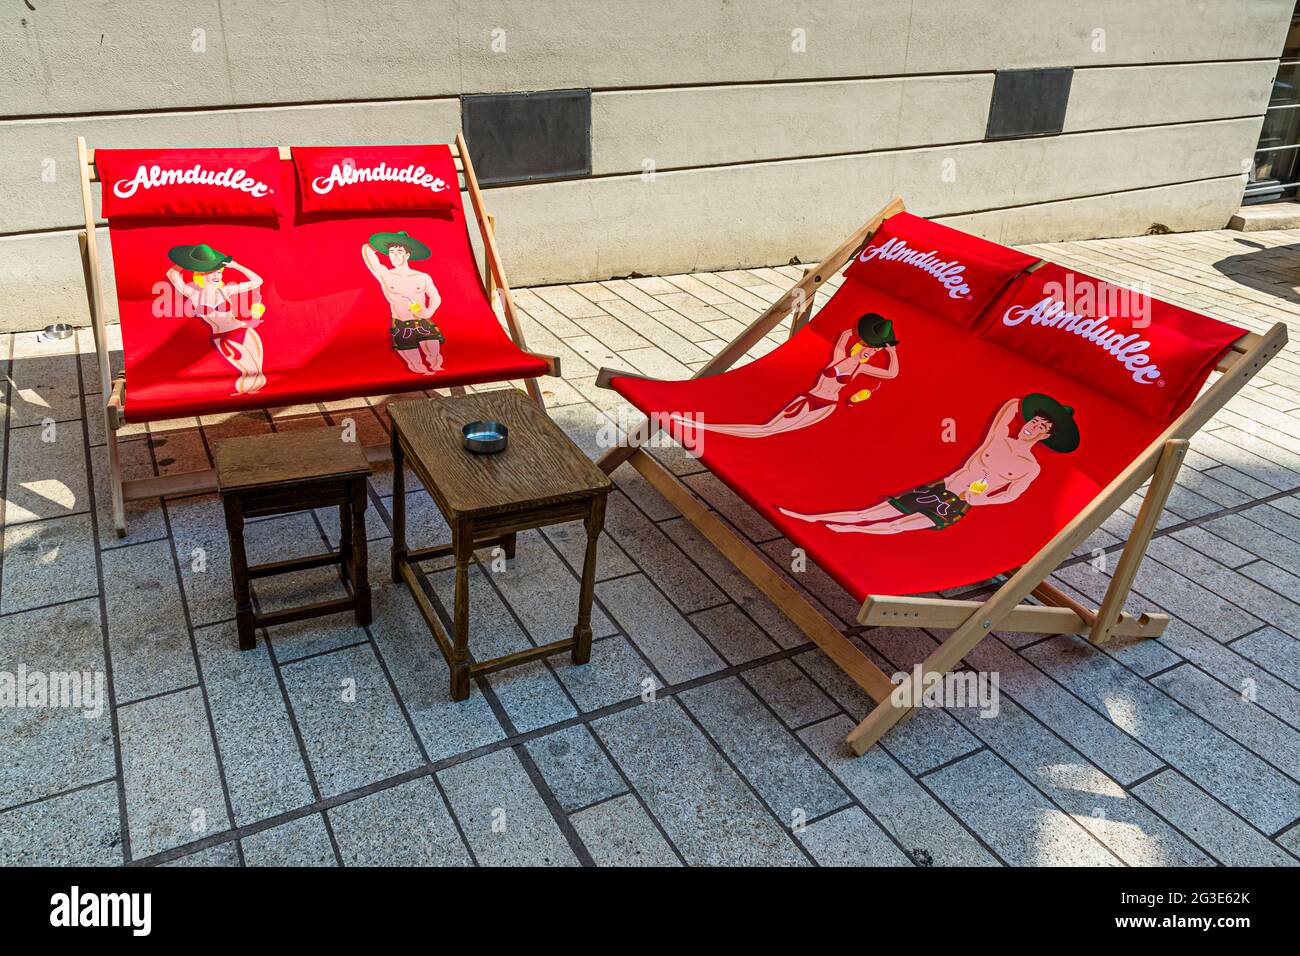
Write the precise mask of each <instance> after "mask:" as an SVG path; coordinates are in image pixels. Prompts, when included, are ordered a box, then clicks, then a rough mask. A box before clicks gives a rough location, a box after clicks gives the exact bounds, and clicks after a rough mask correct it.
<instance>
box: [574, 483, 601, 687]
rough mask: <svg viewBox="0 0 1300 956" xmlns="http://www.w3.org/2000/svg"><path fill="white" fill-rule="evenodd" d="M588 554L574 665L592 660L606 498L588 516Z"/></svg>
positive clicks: (583, 573)
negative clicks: (599, 547)
mask: <svg viewBox="0 0 1300 956" xmlns="http://www.w3.org/2000/svg"><path fill="white" fill-rule="evenodd" d="M586 524H587V553H586V555H585V556H584V558H583V560H582V586H581V588H580V589H579V591H578V623H577V626H575V627H574V629H573V640H574V645H573V655H572V656H573V663H575V664H585V663H587V661H589V660H591V601H592V597H593V595H594V593H595V590H596V545H597V544H598V543H599V541H600V531H601V528H603V527H604V525H605V497H604V495H601V496H600V497H598V498H596V499H594V500H593V501H592V503H591V511H590V512H589V513H588V514H587V521H586Z"/></svg>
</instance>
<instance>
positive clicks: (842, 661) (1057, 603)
mask: <svg viewBox="0 0 1300 956" xmlns="http://www.w3.org/2000/svg"><path fill="white" fill-rule="evenodd" d="M902 211H903V202H902V200H901V199H898V198H895V199H893V200H891V201H890V202H889V203H888V204H887V205H886V206H885V207H884V208H883V209H881V210H880V212H878V213H876V215H875V216H873V217H872V218H871V219H870V220H868V221H867V223H866V224H864V225H863V226H862V227H861V228H860V229H858V230H857V231H856V232H854V233H853V234H852V235H851V236H849V237H848V238H847V239H846V240H845V241H844V242H842V243H841V244H840V245H839V246H837V247H836V248H835V250H834V251H832V252H831V253H830V255H828V256H827V257H826V258H825V259H824V260H823V261H822V262H821V263H819V264H818V265H817V266H815V267H813V268H812V269H809V270H808V271H807V272H805V273H804V276H803V278H801V279H800V280H799V281H798V282H796V283H795V284H794V286H792V287H791V288H790V290H789V291H788V292H786V293H785V294H784V295H783V296H781V297H780V298H779V299H777V301H776V302H775V303H773V305H772V306H771V307H770V308H769V309H768V310H767V311H765V312H764V313H763V314H762V315H760V316H759V317H758V318H757V319H755V320H754V321H753V322H751V323H750V324H749V326H748V327H747V328H746V329H745V330H744V331H743V332H741V333H740V334H739V335H737V336H736V338H735V339H733V340H732V341H731V342H729V343H728V344H727V345H726V346H724V347H723V348H722V350H721V351H719V352H718V354H717V355H716V356H714V358H713V359H712V360H711V361H709V362H708V363H707V364H706V365H704V366H703V368H701V369H700V371H698V372H696V374H695V375H694V376H693V377H695V378H701V377H704V376H706V375H715V374H718V373H720V372H723V371H726V370H727V369H728V368H730V367H731V366H732V365H734V364H735V363H736V362H737V361H738V360H739V359H740V358H741V356H743V355H744V354H745V353H746V352H748V351H749V350H750V349H751V348H753V347H754V345H755V344H757V343H758V342H759V340H761V339H762V338H763V336H765V335H767V334H768V333H769V332H770V331H771V330H772V329H773V328H775V327H776V326H777V324H779V323H780V322H781V321H782V320H783V319H784V318H785V317H786V316H787V315H790V316H791V318H792V323H791V324H792V331H791V334H792V335H793V334H794V332H795V331H797V330H798V328H799V327H800V326H801V325H802V323H804V322H806V321H807V320H808V313H809V312H810V305H809V303H810V302H811V295H812V294H813V293H814V292H815V290H816V289H817V288H818V287H820V286H821V284H822V283H824V282H825V281H826V279H828V278H829V277H830V276H832V275H834V274H835V273H837V272H838V271H839V270H840V269H842V268H843V267H844V266H845V265H846V264H847V263H848V262H849V260H850V259H851V258H852V257H853V256H854V255H855V254H856V253H857V251H858V250H859V249H860V248H861V247H862V246H863V245H864V244H865V243H866V242H867V241H868V240H869V239H870V238H871V236H872V235H873V234H874V233H875V231H876V229H877V228H879V226H880V224H881V223H882V222H883V221H884V220H885V219H887V218H889V217H890V216H892V215H894V214H895V213H898V212H902ZM1037 265H1041V263H1038V264H1036V265H1035V267H1036V266H1037ZM1035 267H1030V270H1031V271H1032V269H1033V268H1035ZM1286 341H1287V333H1286V326H1285V324H1284V323H1281V322H1279V323H1276V324H1275V325H1273V327H1272V328H1270V329H1269V330H1268V332H1266V333H1264V334H1262V335H1259V334H1256V333H1247V334H1246V335H1244V336H1242V337H1241V338H1239V339H1238V340H1237V341H1235V342H1234V343H1233V344H1232V347H1231V348H1230V350H1229V351H1228V352H1227V353H1226V354H1225V355H1224V356H1223V357H1222V358H1221V359H1220V360H1219V362H1218V363H1217V365H1216V366H1215V367H1216V369H1217V370H1218V371H1219V372H1220V373H1222V374H1221V375H1220V376H1219V378H1218V379H1217V380H1216V381H1215V382H1214V383H1213V384H1212V385H1211V386H1210V387H1209V388H1208V389H1206V390H1205V391H1204V392H1203V393H1202V394H1201V395H1200V397H1199V398H1197V399H1196V401H1195V402H1193V403H1192V405H1191V406H1190V407H1189V408H1188V409H1187V411H1185V412H1184V413H1183V414H1182V415H1180V416H1179V417H1178V419H1177V420H1175V421H1174V422H1173V423H1172V424H1171V425H1170V426H1169V427H1168V428H1166V429H1165V431H1164V433H1163V434H1162V435H1161V436H1160V437H1159V438H1157V439H1156V440H1155V441H1153V442H1152V443H1151V444H1150V445H1149V446H1148V447H1147V448H1146V449H1145V450H1144V451H1143V452H1142V454H1141V455H1139V456H1138V457H1137V458H1136V459H1135V460H1134V461H1133V462H1132V463H1131V464H1130V465H1129V466H1128V467H1127V468H1126V469H1125V470H1124V471H1123V472H1121V473H1120V474H1119V475H1118V476H1117V477H1116V478H1115V479H1114V480H1113V481H1112V482H1111V483H1110V484H1109V485H1108V486H1107V487H1106V488H1105V489H1104V490H1103V491H1102V492H1101V493H1100V494H1099V495H1097V497H1096V498H1094V499H1093V501H1092V502H1091V503H1090V504H1089V505H1088V507H1086V508H1085V509H1084V510H1083V511H1081V512H1080V513H1079V514H1078V515H1076V516H1075V517H1074V519H1073V520H1072V521H1071V522H1070V523H1069V524H1067V525H1066V526H1065V527H1064V528H1063V529H1061V531H1059V532H1058V533H1057V534H1056V536H1055V537H1054V538H1052V540H1051V541H1049V542H1048V543H1047V544H1046V545H1044V546H1043V548H1041V549H1040V550H1039V552H1038V553H1037V554H1036V555H1035V556H1034V557H1033V558H1032V559H1030V561H1029V562H1027V563H1026V564H1024V565H1023V566H1022V567H1020V568H1019V569H1018V570H1016V571H1015V572H1014V573H1011V574H1010V576H1009V577H1008V578H1007V580H1006V581H1005V582H1004V583H1003V584H1002V585H1001V586H1000V587H998V588H997V590H996V591H994V592H993V594H991V595H990V596H989V597H987V598H985V599H984V600H982V601H974V600H966V601H963V600H945V599H938V598H920V597H908V596H896V595H880V594H872V595H868V596H867V598H866V599H865V600H864V601H863V603H862V606H861V608H860V609H859V612H858V618H857V620H858V623H860V624H865V625H873V626H893V627H924V628H938V629H946V630H951V631H952V633H951V634H949V635H948V637H947V638H946V639H945V640H944V641H943V642H942V643H941V644H940V645H939V646H938V647H937V648H935V650H934V651H933V652H931V653H930V655H929V656H928V657H927V658H926V659H925V661H924V662H922V665H921V666H922V676H921V680H922V681H924V680H925V679H926V678H927V677H928V676H929V675H931V674H934V675H943V674H945V673H947V672H948V671H951V670H952V669H953V668H955V667H956V666H957V665H958V664H959V663H960V662H961V660H962V658H964V657H965V656H966V655H967V654H968V653H970V651H971V650H972V649H973V648H974V647H975V646H976V645H977V644H978V643H979V642H980V641H981V640H983V639H984V638H985V637H987V636H988V635H989V634H990V633H992V632H993V631H1028V632H1033V633H1043V634H1080V635H1087V636H1088V638H1089V639H1090V640H1091V641H1092V642H1093V643H1096V644H1101V643H1104V642H1106V641H1108V640H1110V639H1111V638H1113V637H1118V636H1123V637H1134V638H1150V637H1157V636H1159V635H1160V634H1161V633H1163V632H1164V630H1165V627H1166V626H1167V625H1168V623H1169V618H1168V616H1167V615H1165V614H1141V615H1137V616H1134V615H1131V614H1128V613H1126V612H1124V610H1123V607H1124V603H1125V601H1126V600H1127V598H1128V595H1129V592H1130V590H1131V588H1132V584H1133V579H1134V576H1135V575H1136V573H1137V568H1138V565H1139V564H1140V563H1141V560H1142V557H1143V556H1144V555H1145V554H1146V549H1147V545H1148V544H1149V543H1150V540H1151V536H1152V534H1153V533H1154V531H1155V526H1156V520H1157V519H1158V518H1159V516H1160V512H1161V511H1162V510H1163V509H1164V506H1165V502H1166V501H1167V500H1168V497H1169V492H1170V490H1171V489H1172V488H1173V486H1174V482H1175V479H1176V477H1177V474H1178V468H1179V466H1180V465H1181V463H1182V461H1183V459H1184V458H1185V457H1186V452H1187V445H1188V441H1189V439H1190V438H1191V437H1192V436H1193V435H1194V434H1195V433H1196V432H1197V431H1198V430H1199V429H1200V428H1201V427H1202V426H1203V425H1204V424H1205V423H1206V422H1207V421H1209V419H1210V418H1211V417H1212V416H1213V415H1214V414H1215V413H1216V412H1217V411H1218V410H1219V409H1221V408H1222V407H1223V406H1224V405H1225V404H1226V403H1227V401H1228V399H1230V398H1231V397H1232V396H1233V395H1235V394H1236V393H1237V392H1238V391H1239V390H1240V389H1241V387H1242V386H1243V385H1245V384H1246V383H1247V382H1248V381H1250V379H1251V378H1252V377H1253V376H1254V375H1255V373H1256V372H1258V371H1259V370H1260V368H1262V367H1263V366H1264V364H1265V363H1267V362H1268V361H1269V360H1270V359H1271V358H1272V357H1273V356H1274V355H1276V354H1277V353H1278V352H1279V351H1281V349H1282V346H1283V345H1285V344H1286ZM625 374H635V373H624V372H620V371H617V370H613V369H601V370H600V374H599V376H598V377H597V380H596V384H597V385H599V386H601V387H603V388H609V387H610V380H611V379H612V378H615V377H618V376H621V375H625ZM658 427H659V423H657V422H655V421H652V420H651V419H647V420H646V421H645V422H643V423H641V425H640V426H638V427H637V428H635V429H633V430H632V431H631V432H629V433H628V434H627V435H626V436H624V438H623V440H622V441H621V442H620V444H619V445H617V446H615V447H614V448H612V449H610V450H609V451H607V452H606V453H605V454H604V455H603V456H602V457H601V459H600V461H599V462H598V464H599V465H600V467H601V468H602V469H604V470H605V472H606V474H609V473H612V472H613V471H614V470H615V469H616V468H618V466H619V465H621V464H623V463H624V462H628V463H630V464H631V465H632V466H633V467H634V468H636V470H637V471H638V472H640V473H641V474H642V475H643V476H644V477H645V478H646V479H647V481H649V482H650V484H651V485H652V486H653V487H654V488H655V489H656V490H657V491H659V493H660V494H662V495H663V496H664V497H665V498H667V499H668V500H669V501H670V502H672V504H674V505H675V506H676V507H677V508H678V510H679V511H681V513H682V516H683V517H685V518H686V519H687V520H688V521H690V522H691V524H693V525H694V526H695V527H696V528H697V529H698V530H699V531H700V532H701V533H702V534H703V535H704V536H705V537H706V538H708V539H709V540H710V541H711V542H712V543H713V544H714V546H715V547H717V548H718V550H719V551H721V552H722V554H723V556H724V557H726V558H727V559H728V560H729V561H731V563H732V564H733V565H735V567H736V568H737V570H739V571H740V572H741V573H742V574H744V575H745V577H747V578H748V579H749V580H750V581H751V582H752V583H753V584H754V585H755V586H756V587H757V588H759V589H760V590H761V591H763V593H764V594H766V595H767V597H768V598H769V599H771V600H772V602H773V603H774V604H775V605H776V606H777V607H778V608H781V609H782V610H783V611H784V612H785V613H786V615H787V617H789V618H790V620H791V621H792V622H793V623H794V624H795V625H796V626H797V627H799V628H800V630H802V631H803V632H804V633H805V634H806V635H808V637H809V638H810V639H812V641H813V642H814V643H816V644H817V646H818V647H820V648H821V649H822V650H824V651H825V652H826V653H827V654H828V656H830V657H831V659H832V660H834V661H835V663H836V664H838V665H839V666H840V668H841V669H842V670H844V672H845V673H846V674H847V675H848V676H849V677H850V678H851V679H852V680H853V681H854V682H855V683H856V684H857V685H858V686H859V687H861V688H862V689H863V690H864V691H866V693H867V694H868V695H869V696H870V697H871V698H872V700H874V701H875V708H874V709H873V710H872V711H871V713H870V714H868V715H867V717H866V718H865V719H864V720H863V721H862V722H861V723H860V724H858V726H857V727H855V728H854V729H853V730H852V731H851V732H850V733H849V735H848V736H847V737H846V738H845V739H846V742H847V743H848V744H849V746H850V747H851V748H852V749H853V751H854V752H855V753H857V754H862V753H865V752H866V751H867V750H868V749H869V748H870V747H871V746H872V745H873V744H875V743H876V741H878V740H879V739H880V738H881V736H882V735H884V734H885V732H886V731H888V730H889V729H890V728H891V727H893V726H895V725H896V724H898V723H899V722H901V721H903V720H906V719H907V718H908V717H909V716H911V714H912V713H913V712H914V707H912V706H910V705H904V704H901V703H898V702H896V701H895V698H894V695H893V694H892V693H891V692H892V690H893V689H894V685H893V684H892V683H891V682H890V680H889V678H888V677H887V676H886V675H885V673H884V672H883V671H881V670H880V668H878V667H876V665H875V664H873V663H872V662H871V661H870V660H869V659H868V658H867V657H866V655H865V654H863V653H862V651H861V650H860V649H859V648H858V646H857V645H856V644H854V643H853V642H852V641H851V640H849V639H848V638H847V637H846V636H845V635H844V634H843V633H842V632H841V631H840V629H839V628H838V627H837V626H836V625H835V624H834V622H832V621H831V620H830V619H828V618H827V617H826V616H825V615H824V614H822V613H821V612H820V611H819V610H817V608H815V607H814V606H813V605H812V604H811V603H810V602H808V601H807V600H806V599H805V598H803V597H802V595H800V594H799V592H798V591H797V590H796V589H795V588H794V587H793V586H792V585H790V584H789V583H788V582H787V581H786V580H785V578H784V577H783V576H782V575H781V574H780V573H779V572H778V571H776V569H775V568H773V566H772V565H771V564H770V563H769V562H768V561H767V559H766V558H764V557H763V556H762V555H761V554H760V553H759V552H758V551H757V550H755V549H754V548H753V546H751V545H750V544H749V543H747V542H745V541H743V540H741V538H740V537H739V536H738V535H737V534H736V533H735V532H733V531H732V530H731V529H730V528H729V527H728V526H727V525H726V524H725V523H724V522H723V521H722V520H721V519H719V518H718V517H717V516H716V515H714V514H713V512H712V511H710V509H709V508H708V506H707V505H705V504H704V503H703V502H701V501H700V500H699V499H698V498H697V497H696V496H695V494H694V493H693V492H692V491H691V490H690V489H688V488H687V487H686V486H685V485H684V484H683V483H682V482H681V481H679V480H678V479H677V477H676V476H675V475H673V474H672V472H670V471H669V470H668V469H667V468H666V467H665V466H664V465H663V464H661V463H660V462H659V461H657V460H656V459H655V458H653V457H652V456H650V455H649V454H647V453H646V451H645V450H644V448H643V447H642V446H643V445H645V444H646V443H647V442H648V441H649V440H650V439H651V438H652V437H653V436H654V435H655V433H656V432H657V431H658ZM1148 479H1150V480H1151V483H1150V486H1149V487H1148V488H1147V492H1146V496H1145V497H1144V499H1143V502H1142V506H1141V508H1140V509H1139V512H1138V517H1137V520H1136V521H1135V522H1134V526H1133V530H1132V532H1131V533H1130V535H1129V539H1128V541H1127V543H1126V544H1125V546H1124V550H1123V552H1122V554H1121V556H1120V560H1119V563H1118V564H1117V565H1116V568H1115V571H1114V573H1113V575H1112V577H1111V583H1110V585H1109V586H1108V588H1107V591H1106V594H1105V596H1104V598H1103V600H1102V602H1101V606H1100V607H1099V608H1098V609H1096V610H1093V609H1091V608H1088V607H1086V606H1084V605H1083V604H1082V603H1080V602H1078V601H1076V600H1074V599H1073V598H1071V597H1070V596H1068V595H1066V594H1065V593H1063V592H1062V591H1060V590H1059V589H1057V588H1056V587H1054V586H1053V585H1051V584H1050V583H1048V581H1047V578H1048V576H1049V575H1050V574H1051V573H1052V572H1053V571H1054V570H1055V569H1056V568H1057V567H1058V566H1059V565H1060V563H1061V562H1062V561H1063V560H1065V558H1067V557H1069V555H1070V554H1071V553H1072V552H1073V551H1074V549H1075V548H1077V547H1078V546H1079V545H1080V544H1081V543H1082V542H1083V541H1084V539H1086V538H1087V537H1088V535H1090V534H1091V533H1092V532H1093V531H1095V530H1096V529H1097V528H1098V527H1099V526H1100V525H1101V523H1102V521H1104V520H1105V519H1106V518H1107V517H1108V516H1109V515H1111V514H1112V513H1113V512H1114V511H1115V510H1117V509H1118V508H1119V506H1120V505H1121V504H1122V503H1123V502H1124V501H1126V500H1127V499H1128V498H1129V497H1130V496H1131V495H1133V494H1134V493H1135V492H1136V491H1138V489H1139V488H1141V487H1142V484H1143V483H1144V482H1146V481H1147V480H1148ZM1031 594H1032V595H1033V596H1034V597H1036V598H1037V599H1038V600H1039V601H1041V602H1042V604H1026V603H1024V602H1025V599H1026V598H1028V597H1029V596H1030V595H1031ZM913 699H915V695H914V697H913Z"/></svg>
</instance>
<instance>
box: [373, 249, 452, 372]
mask: <svg viewBox="0 0 1300 956" xmlns="http://www.w3.org/2000/svg"><path fill="white" fill-rule="evenodd" d="M377 253H384V254H385V255H387V256H388V261H389V263H391V265H390V267H389V268H384V266H383V265H382V264H381V263H380V261H379V256H378V255H377ZM429 256H430V252H429V247H428V246H426V245H425V244H424V243H422V242H420V241H419V240H418V239H412V238H411V237H410V236H408V235H407V234H406V233H405V232H377V233H375V234H374V235H373V236H371V237H370V240H369V241H368V242H367V243H365V244H364V245H363V246H362V247H361V258H362V259H363V260H364V261H365V263H366V268H367V269H369V270H370V272H371V274H372V275H373V276H374V277H375V278H376V279H378V280H379V287H380V288H381V289H383V291H384V298H386V299H387V300H388V307H389V310H390V311H391V313H392V317H391V323H390V325H389V338H390V339H391V342H392V346H393V351H395V352H396V353H397V355H398V358H400V359H401V360H402V361H403V362H404V363H405V364H406V367H407V368H409V369H410V370H411V371H412V372H416V373H417V374H420V375H432V374H433V373H434V372H437V371H438V370H439V369H441V368H442V343H443V342H444V341H445V339H444V338H443V334H442V330H441V329H439V328H438V326H437V325H435V324H434V322H433V313H434V312H436V311H438V306H439V305H441V304H442V297H441V296H440V295H438V289H437V287H436V286H434V284H433V280H432V279H431V278H429V276H428V274H427V273H424V272H420V271H419V270H418V269H412V268H411V267H410V266H409V265H408V264H407V263H408V262H409V261H410V260H412V259H415V260H417V261H418V260H420V259H427V258H429Z"/></svg>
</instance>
